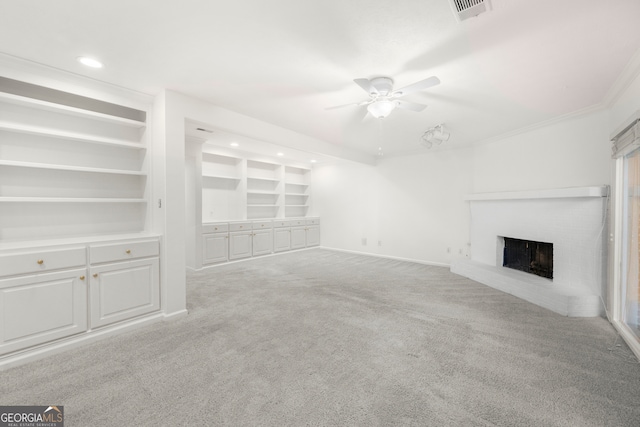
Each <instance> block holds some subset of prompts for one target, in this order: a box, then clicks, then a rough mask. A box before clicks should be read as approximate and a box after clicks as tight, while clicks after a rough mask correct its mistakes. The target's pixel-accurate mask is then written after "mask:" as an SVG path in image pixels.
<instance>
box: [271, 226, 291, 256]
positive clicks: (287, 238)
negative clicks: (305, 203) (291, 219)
mask: <svg viewBox="0 0 640 427" xmlns="http://www.w3.org/2000/svg"><path fill="white" fill-rule="evenodd" d="M289 249H291V229H290V228H289V227H287V228H276V229H274V230H273V251H274V252H282V251H288V250H289Z"/></svg>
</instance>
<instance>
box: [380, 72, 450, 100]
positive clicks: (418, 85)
mask: <svg viewBox="0 0 640 427" xmlns="http://www.w3.org/2000/svg"><path fill="white" fill-rule="evenodd" d="M439 84H440V79H439V78H437V77H436V76H431V77H429V78H427V79H424V80H420V81H419V82H415V83H413V84H410V85H409V86H405V87H403V88H400V89H398V90H394V91H393V93H392V94H391V96H394V97H400V96H405V95H407V94H409V93H412V92H417V91H419V90H423V89H427V88H430V87H433V86H436V85H439Z"/></svg>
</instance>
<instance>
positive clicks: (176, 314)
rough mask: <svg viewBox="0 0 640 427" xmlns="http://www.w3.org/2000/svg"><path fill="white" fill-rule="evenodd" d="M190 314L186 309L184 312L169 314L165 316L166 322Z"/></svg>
mask: <svg viewBox="0 0 640 427" xmlns="http://www.w3.org/2000/svg"><path fill="white" fill-rule="evenodd" d="M188 314H189V310H187V309H186V308H185V309H184V310H179V311H176V312H173V313H169V314H165V315H164V320H172V319H177V318H180V317H185V316H187V315H188Z"/></svg>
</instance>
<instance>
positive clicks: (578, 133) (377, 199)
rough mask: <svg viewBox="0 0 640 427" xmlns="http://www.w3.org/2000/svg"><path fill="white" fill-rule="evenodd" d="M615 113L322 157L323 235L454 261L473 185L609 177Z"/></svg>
mask: <svg viewBox="0 0 640 427" xmlns="http://www.w3.org/2000/svg"><path fill="white" fill-rule="evenodd" d="M608 121H609V116H608V111H607V110H604V109H602V110H598V111H592V112H589V113H584V114H581V115H576V116H572V117H568V118H566V119H564V120H562V121H559V122H554V123H552V124H549V125H546V126H541V127H539V128H535V129H532V130H529V131H526V132H522V133H519V134H515V135H512V136H509V137H505V138H502V139H499V140H496V141H494V142H490V143H482V144H479V145H476V146H474V147H473V148H467V149H439V150H425V151H424V152H422V153H417V154H412V155H407V156H401V157H391V158H382V159H381V160H380V161H379V162H378V164H377V165H376V166H366V165H361V164H357V163H352V162H343V163H339V164H332V165H324V166H322V165H321V166H318V167H316V170H315V172H314V182H313V192H314V206H315V211H316V212H317V213H318V215H320V217H321V221H322V227H321V232H322V245H323V246H326V247H333V248H339V249H345V250H352V251H360V252H366V253H372V254H381V255H385V256H391V257H398V258H405V259H412V260H418V261H423V262H428V263H434V264H449V263H450V261H451V259H453V258H454V257H457V256H460V255H461V254H460V252H462V255H463V256H467V255H468V253H469V247H468V242H469V222H470V221H469V205H468V202H465V201H464V198H465V196H466V195H468V194H471V193H478V192H494V191H518V190H532V189H551V188H565V187H581V186H598V185H608V184H609V182H610V157H611V156H610V144H609V137H608V134H609V130H608V127H609V126H608ZM454 138H455V135H453V136H452V140H451V141H450V142H454V140H453V139H454ZM362 238H366V239H367V245H363V244H362V243H361V239H362ZM378 241H381V242H382V246H378ZM449 249H450V251H451V252H448V250H449Z"/></svg>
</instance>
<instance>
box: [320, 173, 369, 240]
mask: <svg viewBox="0 0 640 427" xmlns="http://www.w3.org/2000/svg"><path fill="white" fill-rule="evenodd" d="M378 180H379V176H378V173H377V170H376V168H375V167H374V166H371V165H364V164H361V163H355V162H349V161H338V162H336V163H333V164H325V165H316V166H314V168H313V174H312V181H311V191H312V197H313V211H314V214H315V215H317V216H319V217H320V232H321V240H320V241H321V244H322V246H326V247H330V248H338V249H344V250H351V251H363V250H364V249H367V248H369V249H370V248H375V246H374V245H375V244H376V243H375V242H376V241H377V239H378V229H377V210H378V202H377V199H378V190H377V189H378ZM362 238H367V246H363V245H362V242H361V239H362ZM363 248H364V249H363Z"/></svg>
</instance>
